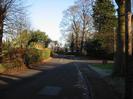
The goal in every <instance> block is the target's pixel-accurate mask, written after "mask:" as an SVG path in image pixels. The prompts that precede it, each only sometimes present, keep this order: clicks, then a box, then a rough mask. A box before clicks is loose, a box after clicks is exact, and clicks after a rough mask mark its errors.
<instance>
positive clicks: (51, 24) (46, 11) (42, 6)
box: [28, 0, 75, 41]
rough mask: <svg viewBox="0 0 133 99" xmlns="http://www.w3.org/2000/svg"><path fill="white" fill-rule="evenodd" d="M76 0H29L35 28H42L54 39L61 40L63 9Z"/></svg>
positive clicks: (31, 19) (32, 24)
mask: <svg viewBox="0 0 133 99" xmlns="http://www.w3.org/2000/svg"><path fill="white" fill-rule="evenodd" d="M74 1H75V0H28V4H29V5H30V7H29V8H28V10H29V16H30V21H31V26H32V27H33V29H35V30H37V29H39V30H41V31H44V32H46V34H47V35H48V36H49V37H50V38H51V39H52V40H58V41H60V40H61V33H60V22H61V20H62V17H63V11H64V10H66V9H67V8H68V7H69V6H71V5H73V4H74Z"/></svg>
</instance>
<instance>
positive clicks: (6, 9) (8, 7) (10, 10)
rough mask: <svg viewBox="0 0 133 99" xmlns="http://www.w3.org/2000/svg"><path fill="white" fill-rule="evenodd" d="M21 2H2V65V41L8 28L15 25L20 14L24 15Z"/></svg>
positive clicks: (0, 46) (0, 48) (0, 24)
mask: <svg viewBox="0 0 133 99" xmlns="http://www.w3.org/2000/svg"><path fill="white" fill-rule="evenodd" d="M22 9H23V6H22V5H21V0H19V1H18V0H0V63H1V62H2V39H3V33H4V32H7V29H8V28H7V27H8V26H11V24H12V25H14V24H13V23H14V22H15V20H16V18H17V16H18V14H19V15H20V13H22Z"/></svg>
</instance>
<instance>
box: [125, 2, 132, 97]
mask: <svg viewBox="0 0 133 99" xmlns="http://www.w3.org/2000/svg"><path fill="white" fill-rule="evenodd" d="M125 6H126V25H125V27H126V34H125V35H126V42H125V44H126V50H125V53H126V55H125V60H126V61H125V63H126V64H125V67H126V68H125V74H126V75H125V99H133V67H132V64H133V63H132V58H131V57H132V33H131V18H132V14H131V0H128V1H126V5H125Z"/></svg>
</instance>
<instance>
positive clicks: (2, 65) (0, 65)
mask: <svg viewBox="0 0 133 99" xmlns="http://www.w3.org/2000/svg"><path fill="white" fill-rule="evenodd" d="M5 70H6V67H5V66H4V64H0V73H2V72H4V71H5Z"/></svg>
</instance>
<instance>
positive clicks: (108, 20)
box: [92, 0, 117, 53]
mask: <svg viewBox="0 0 133 99" xmlns="http://www.w3.org/2000/svg"><path fill="white" fill-rule="evenodd" d="M92 16H93V19H94V27H95V30H96V34H95V38H97V39H99V40H101V44H102V47H103V48H105V49H106V50H107V51H108V52H110V53H112V52H113V47H112V46H113V41H114V34H113V33H114V27H116V23H117V19H116V16H115V9H114V5H113V4H112V1H111V0H96V2H95V5H94V6H93V15H92Z"/></svg>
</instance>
